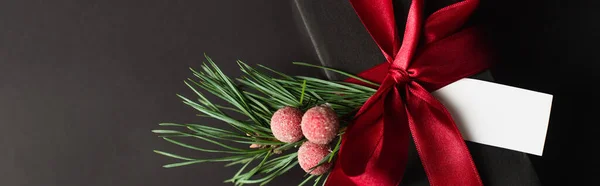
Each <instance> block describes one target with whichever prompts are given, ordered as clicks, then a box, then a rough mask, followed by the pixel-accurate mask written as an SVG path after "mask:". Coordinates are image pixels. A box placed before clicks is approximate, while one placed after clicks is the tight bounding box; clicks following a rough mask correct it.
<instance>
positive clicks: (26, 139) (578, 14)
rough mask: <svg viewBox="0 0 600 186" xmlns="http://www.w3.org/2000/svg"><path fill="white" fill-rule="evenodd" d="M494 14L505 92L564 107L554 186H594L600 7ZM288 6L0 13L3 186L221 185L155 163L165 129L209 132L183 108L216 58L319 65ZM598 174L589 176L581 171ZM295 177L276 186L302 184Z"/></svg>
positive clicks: (197, 169) (42, 6) (105, 1)
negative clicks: (184, 125) (196, 75)
mask: <svg viewBox="0 0 600 186" xmlns="http://www.w3.org/2000/svg"><path fill="white" fill-rule="evenodd" d="M593 2H594V1H566V0H563V1H557V0H546V1H527V2H520V1H491V0H489V1H486V0H483V2H482V7H481V9H480V10H479V12H478V13H477V15H476V16H475V19H479V20H480V21H481V20H483V21H481V22H484V23H485V24H486V26H487V27H488V28H489V31H490V32H489V33H490V35H491V36H492V37H491V38H495V40H496V44H495V46H497V49H498V51H499V53H500V54H501V55H500V56H499V57H500V58H501V61H502V62H503V63H499V64H497V65H496V66H495V67H494V68H493V69H492V70H493V73H494V76H495V78H496V80H497V82H500V83H503V84H509V85H513V86H517V87H522V88H527V89H530V90H536V91H541V92H546V93H551V94H554V96H555V97H554V103H553V110H552V115H551V123H550V127H549V129H548V131H549V133H548V137H547V141H546V149H545V151H544V156H543V157H536V156H531V159H532V161H533V163H534V165H535V168H536V170H537V172H538V175H539V177H540V179H541V181H542V183H544V185H564V184H583V183H593V182H591V181H592V180H593V179H594V176H595V175H596V173H597V172H598V171H596V170H595V168H597V165H598V160H595V159H596V158H597V157H598V153H596V152H594V151H596V150H597V149H596V148H597V146H598V145H597V143H596V142H597V141H598V140H597V139H596V138H597V136H598V132H597V131H598V130H594V129H595V128H598V127H597V126H596V125H598V119H596V115H597V114H598V113H597V112H598V111H599V109H597V104H598V98H597V91H595V90H594V89H592V88H596V87H595V86H596V85H597V84H598V83H597V81H596V80H597V79H599V78H598V77H599V75H598V74H597V72H598V70H600V64H599V60H600V58H599V57H598V55H597V53H598V51H597V49H598V47H597V44H596V43H598V42H599V41H600V34H599V33H600V32H599V31H600V30H599V29H598V28H599V27H598V24H600V23H599V21H598V20H600V19H599V18H598V16H599V15H598V14H599V13H598V11H596V9H597V7H598V5H597V4H598V3H596V4H593ZM300 29H302V28H299V26H298V25H297V22H296V20H294V11H293V4H292V2H291V1H267V0H254V1H233V0H220V1H216V0H215V1H194V0H173V1H163V0H146V1H133V0H101V1H100V0H98V1H94V0H85V1H84V0H53V1H43V0H5V1H0V132H1V135H0V149H1V150H0V185H7V186H12V185H19V186H20V185H23V186H37V185H69V186H70V185H98V186H104V185H220V184H221V183H222V180H225V179H228V178H229V177H230V176H231V175H232V174H233V173H234V171H235V168H223V167H222V164H219V163H208V164H203V165H199V166H190V167H183V168H176V169H163V168H161V167H160V166H161V165H163V164H166V163H170V162H172V160H171V159H168V158H165V157H161V156H159V155H156V154H154V153H152V150H153V149H161V150H168V151H170V152H180V153H183V154H185V153H188V154H189V153H192V152H189V151H185V150H182V149H181V148H177V147H175V146H174V145H171V144H167V143H166V142H163V141H161V140H160V139H158V138H156V137H155V135H153V134H152V133H150V130H152V129H154V128H156V126H157V124H158V123H159V122H164V121H172V122H209V123H215V124H216V123H217V122H214V121H199V118H197V117H195V116H194V114H195V112H194V111H193V110H192V109H190V108H188V107H186V106H185V105H183V104H182V103H180V102H179V100H178V98H176V97H175V94H176V93H182V94H184V95H185V94H187V95H190V94H189V93H190V92H189V91H188V90H187V88H186V87H185V86H184V85H183V83H182V81H183V80H184V79H185V78H187V77H189V76H190V73H189V71H188V69H187V68H188V67H190V66H191V67H197V66H199V62H201V61H202V54H203V53H204V52H206V53H207V54H209V55H210V56H211V57H213V59H214V60H216V61H217V63H218V64H219V65H221V66H222V67H231V68H225V69H224V70H225V72H226V73H228V74H229V75H232V76H235V75H238V74H239V72H238V71H237V69H236V68H233V67H234V60H236V59H242V60H244V61H246V62H248V63H251V64H256V63H261V64H266V65H269V66H271V67H273V68H276V69H280V70H282V71H284V72H287V73H290V74H303V75H313V76H315V75H321V74H320V72H316V71H315V72H312V74H309V72H297V71H296V70H295V69H294V68H293V66H292V65H290V62H291V61H305V62H312V63H317V59H316V57H315V54H314V51H313V50H312V48H311V46H310V44H308V43H307V39H308V38H305V37H303V35H302V34H301V33H300ZM583 168H590V170H583ZM302 175H303V173H302V172H301V171H299V170H294V171H293V172H292V173H290V174H289V175H287V176H285V177H284V178H280V179H276V180H277V181H276V182H275V183H274V184H273V185H294V184H296V183H299V180H300V179H301V177H302Z"/></svg>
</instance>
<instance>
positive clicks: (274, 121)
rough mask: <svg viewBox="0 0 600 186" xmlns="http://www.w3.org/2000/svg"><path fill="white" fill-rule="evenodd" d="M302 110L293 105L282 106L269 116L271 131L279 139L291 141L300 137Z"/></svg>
mask: <svg viewBox="0 0 600 186" xmlns="http://www.w3.org/2000/svg"><path fill="white" fill-rule="evenodd" d="M301 121H302V111H300V110H299V109H297V108H294V107H283V108H281V109H279V110H277V111H276V112H275V113H273V116H272V117H271V132H273V136H275V138H277V139H278V140H279V141H282V142H286V143H292V142H296V141H298V140H300V139H302V128H301V127H300V123H301Z"/></svg>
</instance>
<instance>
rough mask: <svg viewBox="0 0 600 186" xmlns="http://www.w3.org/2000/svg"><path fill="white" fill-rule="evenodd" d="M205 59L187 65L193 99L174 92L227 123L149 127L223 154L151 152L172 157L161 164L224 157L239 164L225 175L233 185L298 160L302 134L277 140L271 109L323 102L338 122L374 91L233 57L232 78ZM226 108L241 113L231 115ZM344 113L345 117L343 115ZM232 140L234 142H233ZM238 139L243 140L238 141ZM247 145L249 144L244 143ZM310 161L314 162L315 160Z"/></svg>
mask: <svg viewBox="0 0 600 186" xmlns="http://www.w3.org/2000/svg"><path fill="white" fill-rule="evenodd" d="M205 58H206V60H207V61H206V63H203V64H202V65H201V67H200V69H199V70H196V69H190V70H191V72H192V75H193V76H194V78H189V79H187V80H186V81H184V84H185V85H187V86H188V87H189V88H190V89H191V90H192V92H194V93H195V97H196V98H195V99H189V98H188V97H185V96H182V95H177V96H178V97H180V98H181V99H182V100H183V103H184V104H186V105H188V106H190V107H192V108H194V109H195V110H197V111H198V112H200V113H199V114H198V116H202V117H208V118H213V119H217V120H220V121H222V122H224V123H226V124H228V125H229V127H213V126H208V125H202V124H176V123H161V124H159V125H160V126H161V128H167V129H159V130H153V131H152V132H154V133H156V134H157V135H158V136H159V137H161V138H163V139H164V140H165V141H167V142H169V143H172V144H175V145H177V146H180V147H183V148H187V149H191V150H195V151H199V152H203V153H217V154H220V155H223V157H220V158H212V159H205V158H195V157H187V156H181V155H177V154H173V153H168V152H164V151H159V150H155V151H154V152H155V153H157V154H160V155H163V156H167V157H170V158H173V159H176V160H178V162H176V163H171V164H167V165H164V166H163V167H165V168H173V167H180V166H186V165H192V164H198V163H204V162H225V163H226V165H225V166H240V169H239V171H238V172H237V173H236V174H235V175H234V176H233V177H232V178H231V179H228V180H225V182H227V183H233V184H234V185H244V184H260V185H265V184H267V183H269V182H270V181H272V180H273V179H275V178H276V177H277V176H279V175H282V174H284V173H286V172H287V171H289V170H290V169H292V168H294V167H295V166H296V165H298V160H297V156H298V154H297V152H296V151H297V150H291V149H296V148H297V147H299V146H300V145H301V144H302V143H303V142H304V141H306V140H305V139H302V140H300V141H298V142H295V143H289V144H288V143H284V142H280V141H278V140H277V139H276V138H275V137H274V136H273V134H272V133H271V129H270V126H269V123H270V119H271V116H272V115H273V113H274V112H275V111H277V109H279V108H282V107H285V106H293V107H297V108H300V109H302V110H307V109H309V108H311V107H314V106H317V105H321V104H328V105H329V106H331V107H332V108H333V109H334V110H335V111H336V113H337V114H338V115H339V116H340V118H342V121H344V123H347V122H348V119H350V118H351V117H352V114H353V113H354V112H356V109H358V108H360V106H362V104H363V103H364V102H365V101H366V100H367V99H368V98H369V97H370V96H371V95H373V94H374V93H375V91H376V90H375V89H373V88H370V87H365V86H361V85H357V84H352V83H346V82H338V81H329V80H323V79H318V78H313V77H304V76H290V75H287V74H284V73H281V72H278V71H275V70H273V69H271V68H268V67H266V66H262V65H258V68H255V67H252V66H250V65H248V64H246V63H244V62H242V61H239V60H238V61H237V63H238V65H239V67H240V71H241V72H243V76H242V77H239V78H236V79H232V78H229V77H228V76H226V75H225V74H224V73H223V71H221V70H220V69H219V67H218V66H217V65H216V64H215V62H214V61H213V60H212V59H211V58H210V57H208V56H206V55H205ZM294 64H296V65H300V66H307V67H315V68H321V69H325V70H331V71H334V72H338V73H341V74H343V75H347V76H349V77H352V78H355V79H357V80H361V81H364V82H365V83H367V84H370V85H375V86H376V85H377V84H375V83H371V82H368V81H366V80H364V79H361V78H359V77H356V76H354V75H352V74H348V73H345V72H342V71H339V70H335V69H331V68H328V67H320V66H315V65H311V64H307V63H300V62H294ZM206 93H208V94H211V95H213V96H215V97H217V98H219V99H221V100H224V101H225V102H227V105H220V104H215V103H213V102H212V101H211V100H209V99H208V98H207V97H206V96H205V95H204V94H206ZM231 113H236V114H240V115H243V116H244V118H234V117H233V116H231ZM344 118H347V119H346V120H345V119H344ZM342 133H343V129H342V130H340V137H338V141H337V143H336V144H335V146H334V147H333V150H332V151H331V153H330V154H329V155H328V156H326V157H325V158H323V160H321V162H319V165H321V164H323V163H327V162H332V161H333V160H334V158H335V156H336V155H337V152H338V150H339V146H340V142H341V134H342ZM181 138H192V139H199V140H202V141H205V142H208V143H210V144H212V145H214V147H213V148H207V147H197V146H194V145H191V144H188V143H184V142H183V140H181ZM235 144H237V145H235ZM241 145H244V146H245V147H244V146H242V147H240V146H241ZM248 145H251V147H252V148H249V147H248ZM315 167H316V166H315ZM305 177H306V179H305V180H304V181H303V182H302V183H300V185H303V184H306V183H307V182H309V181H310V180H313V179H314V181H315V182H314V185H317V184H318V183H324V181H325V179H326V178H327V176H326V175H320V176H313V175H310V176H306V175H305Z"/></svg>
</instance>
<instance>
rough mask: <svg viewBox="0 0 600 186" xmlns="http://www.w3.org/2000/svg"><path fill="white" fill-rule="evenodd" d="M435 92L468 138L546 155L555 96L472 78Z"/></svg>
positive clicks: (463, 134)
mask: <svg viewBox="0 0 600 186" xmlns="http://www.w3.org/2000/svg"><path fill="white" fill-rule="evenodd" d="M432 94H433V96H435V97H436V98H437V99H438V100H439V101H440V102H442V104H444V106H446V108H447V109H448V111H449V112H450V114H451V115H452V118H453V119H454V121H455V122H456V125H457V126H458V128H459V130H460V132H461V134H462V136H463V138H464V139H465V140H469V141H472V142H476V143H481V144H486V145H491V146H496V147H500V148H506V149H511V150H516V151H521V152H525V153H530V154H534V155H538V156H541V155H542V153H543V151H544V142H545V140H546V131H547V129H548V121H549V118H550V109H551V106H552V95H550V94H545V93H540V92H534V91H530V90H525V89H520V88H515V87H510V86H506V85H501V84H497V83H492V82H487V81H481V80H476V79H470V78H465V79H461V80H459V81H456V82H454V83H452V84H450V85H448V86H445V87H443V88H441V89H439V90H437V91H435V92H433V93H432Z"/></svg>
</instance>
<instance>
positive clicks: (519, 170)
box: [294, 0, 540, 186]
mask: <svg viewBox="0 0 600 186" xmlns="http://www.w3.org/2000/svg"><path fill="white" fill-rule="evenodd" d="M453 2H456V1H454V0H443V1H426V7H427V9H426V10H425V13H426V14H430V13H432V12H433V11H435V10H437V9H439V8H440V7H443V6H446V5H448V4H451V3H453ZM409 4H410V1H394V10H395V14H396V18H397V19H396V22H397V25H398V29H399V31H400V32H399V33H402V32H403V27H404V25H405V23H404V22H405V20H406V19H405V18H406V14H407V10H408V6H409ZM294 6H295V8H296V9H297V11H296V13H297V18H298V19H297V22H298V24H299V28H300V29H301V31H302V32H303V33H305V34H306V35H307V36H308V37H307V38H309V40H310V43H311V44H312V46H313V47H314V50H315V52H316V55H317V56H318V59H319V61H320V62H321V64H322V65H324V66H328V67H333V68H336V69H341V70H344V71H346V72H350V73H354V74H357V73H360V72H362V71H364V70H366V69H369V68H371V67H373V66H375V65H377V64H380V63H382V62H384V61H385V58H384V57H383V55H382V54H381V51H380V50H379V48H378V47H377V45H376V44H375V42H374V41H373V39H372V38H371V36H370V35H369V33H368V32H367V31H366V29H365V27H364V26H363V24H362V23H361V21H360V19H359V18H358V16H357V15H356V13H355V11H354V9H353V8H352V6H351V4H350V3H349V1H319V0H295V1H294ZM325 73H326V75H327V77H328V78H330V79H334V80H343V79H345V78H346V77H344V76H342V75H339V74H336V73H332V72H327V71H326V72H325ZM471 78H474V79H479V80H485V81H493V78H492V75H491V73H490V72H489V71H485V72H482V73H480V74H477V75H475V76H472V77H471ZM467 146H468V148H469V151H470V153H471V156H472V158H473V160H474V162H475V164H476V167H477V170H478V171H479V175H480V176H481V179H482V181H483V184H484V185H498V186H505V185H540V183H539V180H538V178H537V175H536V173H535V171H534V169H533V167H532V164H531V162H530V160H529V158H528V156H527V155H526V154H525V153H522V152H517V151H512V150H507V149H502V148H498V147H492V146H488V145H483V144H478V143H473V142H467ZM400 185H410V186H417V185H429V183H428V180H427V176H426V175H425V171H424V170H423V167H422V165H421V162H420V160H419V157H418V154H417V152H416V150H415V148H414V145H413V146H412V147H411V148H410V150H409V160H408V165H407V167H406V172H405V176H404V177H403V180H402V182H401V184H400Z"/></svg>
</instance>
